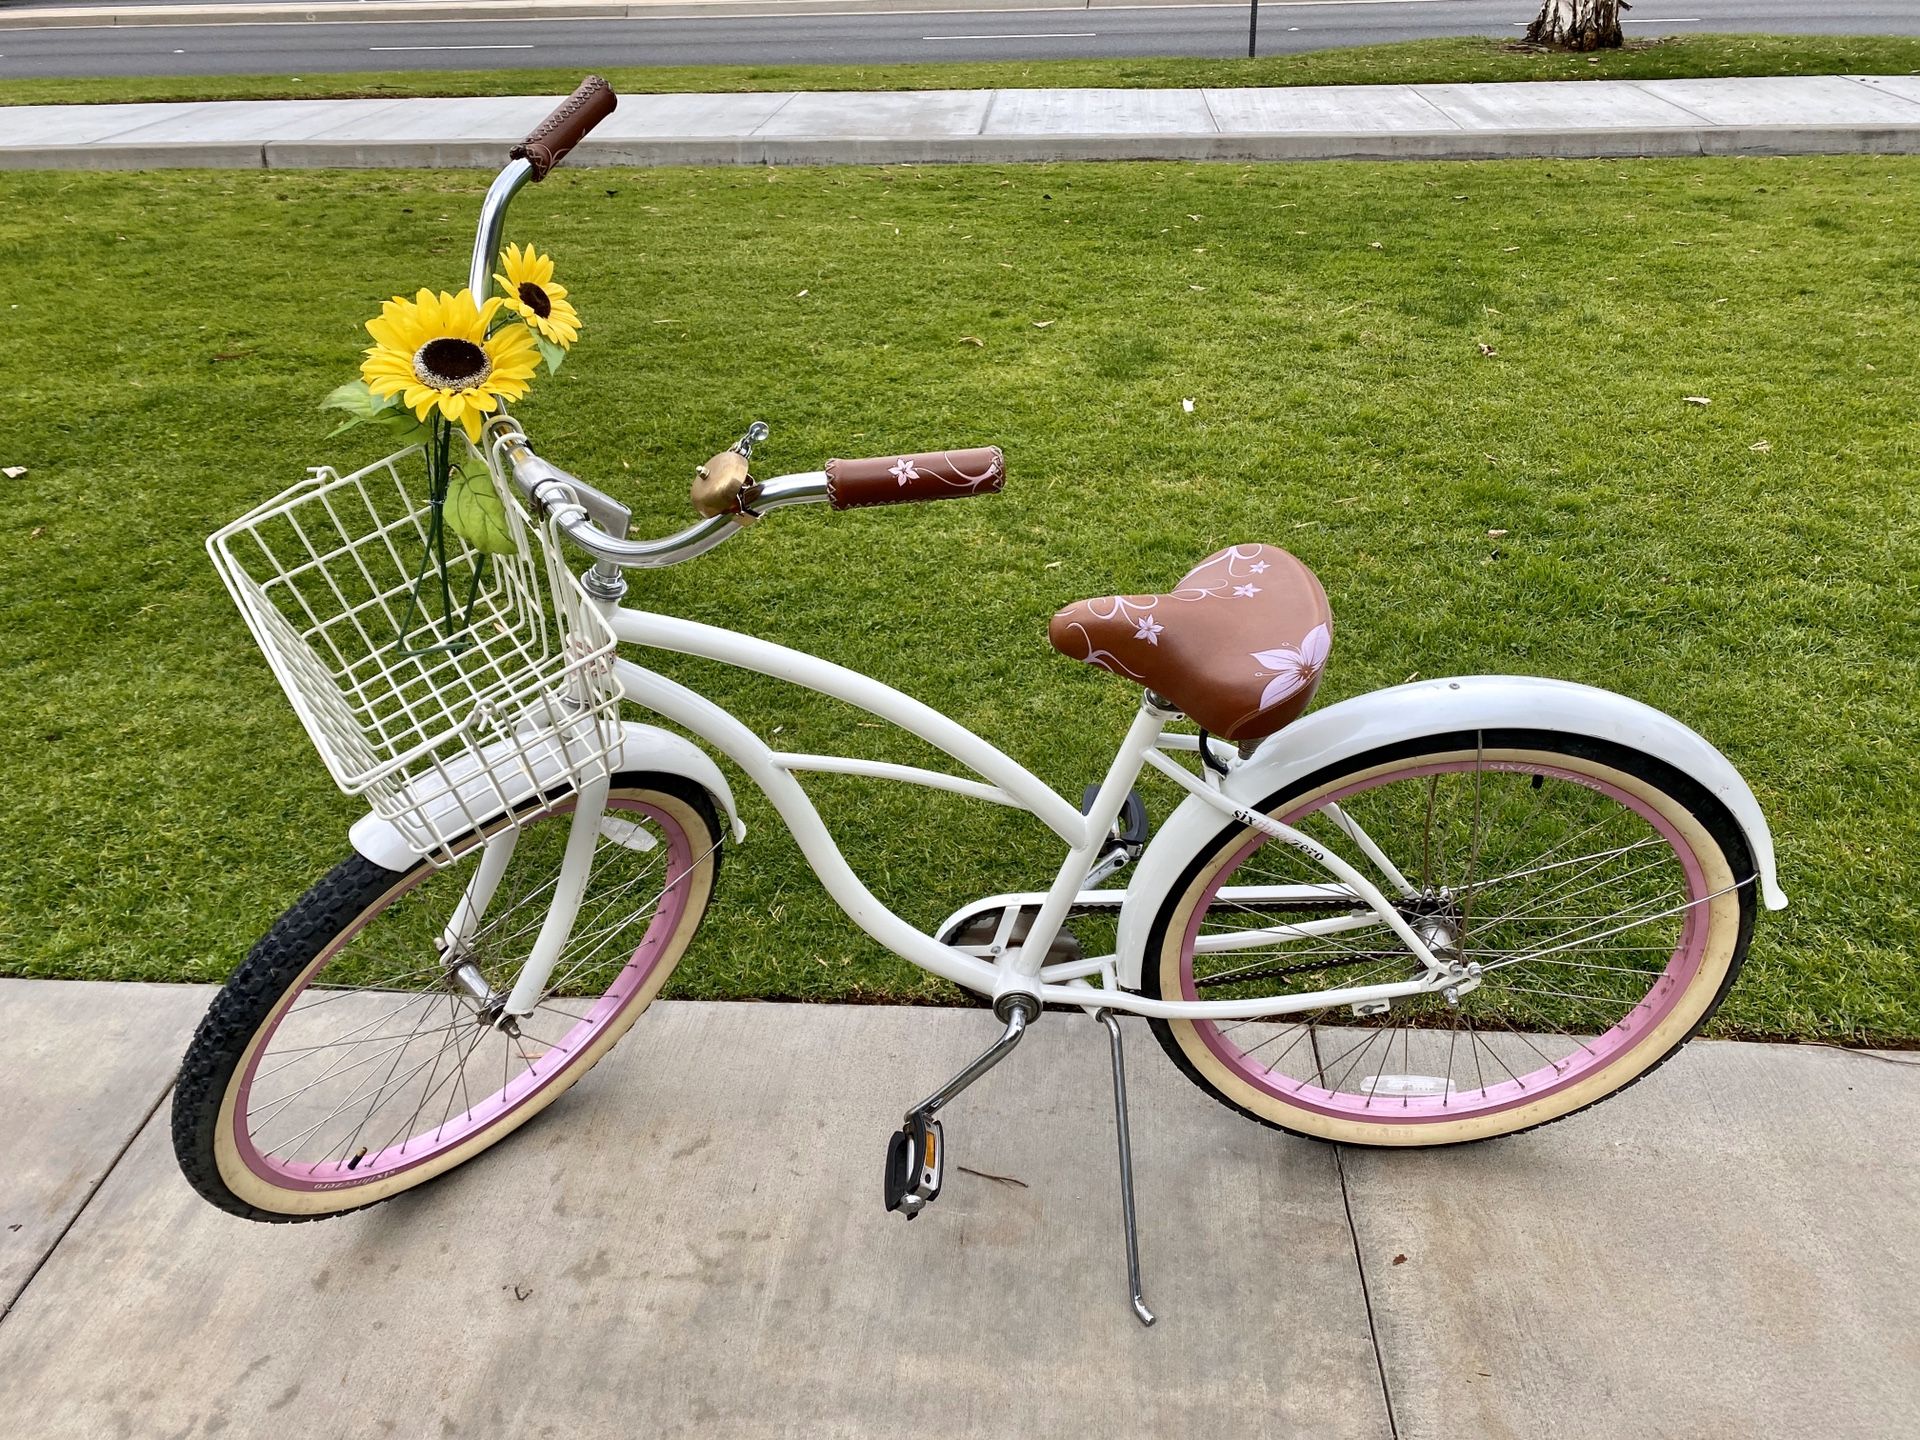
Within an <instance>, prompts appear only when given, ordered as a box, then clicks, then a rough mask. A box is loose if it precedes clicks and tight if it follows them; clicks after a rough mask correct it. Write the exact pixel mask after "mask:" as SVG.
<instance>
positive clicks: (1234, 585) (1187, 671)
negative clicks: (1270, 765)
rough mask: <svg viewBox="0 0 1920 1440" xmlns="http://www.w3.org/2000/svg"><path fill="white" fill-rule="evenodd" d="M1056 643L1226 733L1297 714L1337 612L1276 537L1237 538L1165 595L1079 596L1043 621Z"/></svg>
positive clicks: (1253, 734)
mask: <svg viewBox="0 0 1920 1440" xmlns="http://www.w3.org/2000/svg"><path fill="white" fill-rule="evenodd" d="M1047 638H1048V639H1049V640H1051V641H1052V642H1053V648H1054V649H1056V650H1058V651H1059V652H1060V653H1061V654H1062V655H1066V656H1068V657H1070V658H1072V659H1074V660H1084V661H1086V662H1087V663H1088V664H1090V665H1098V666H1099V667H1100V668H1101V669H1103V670H1111V671H1112V672H1113V673H1114V674H1116V675H1120V676H1124V677H1125V678H1126V679H1128V680H1132V681H1135V682H1137V683H1138V684H1141V685H1144V686H1145V687H1146V688H1147V689H1149V690H1151V691H1153V692H1154V693H1155V694H1156V695H1159V696H1161V697H1162V698H1163V699H1166V700H1168V701H1170V702H1171V703H1173V704H1174V705H1176V706H1178V707H1179V708H1180V710H1181V711H1182V712H1183V713H1184V714H1185V715H1186V716H1187V717H1188V718H1189V719H1191V720H1192V721H1193V722H1194V723H1195V724H1197V725H1200V726H1203V727H1204V728H1205V729H1207V730H1208V731H1210V732H1211V733H1213V734H1215V735H1217V736H1219V737H1220V738H1221V739H1222V740H1233V741H1249V740H1258V739H1261V738H1262V737H1264V736H1267V735H1271V734H1273V732H1274V731H1276V730H1278V729H1280V728H1281V727H1282V726H1284V725H1287V724H1289V723H1291V722H1292V721H1294V720H1296V719H1298V718H1299V717H1300V715H1301V714H1302V713H1303V712H1304V711H1305V710H1306V708H1307V706H1308V704H1309V703H1310V702H1311V701H1312V700H1313V692H1314V690H1315V689H1316V688H1317V687H1318V686H1319V684H1320V676H1321V673H1322V672H1323V671H1324V670H1325V669H1326V665H1327V651H1328V648H1329V646H1330V645H1331V643H1332V638H1333V612H1332V611H1331V610H1329V609H1328V607H1327V596H1326V592H1325V591H1324V590H1322V589H1321V588H1320V582H1319V581H1318V580H1317V579H1315V578H1314V574H1313V572H1312V571H1311V570H1309V569H1308V568H1307V567H1306V566H1305V565H1302V564H1301V563H1300V562H1299V561H1298V560H1296V559H1294V557H1293V556H1291V555H1289V554H1288V553H1287V552H1286V551H1284V550H1282V549H1281V548H1280V547H1279V546H1277V545H1233V546H1229V547H1228V548H1227V549H1225V550H1221V551H1217V552H1216V553H1214V554H1212V555H1209V556H1208V557H1207V558H1206V559H1205V560H1202V561H1201V562H1200V563H1199V564H1198V565H1196V566H1194V567H1193V569H1191V570H1189V571H1188V572H1187V574H1186V576H1185V577H1184V578H1183V579H1182V580H1181V581H1180V583H1179V585H1177V586H1176V587H1175V588H1174V589H1172V590H1170V591H1168V592H1167V593H1166V594H1165V595H1107V596H1103V597H1101V598H1099V599H1097V600H1080V601H1076V602H1075V603H1074V604H1072V605H1069V606H1067V608H1066V609H1064V610H1062V611H1061V612H1060V613H1059V614H1057V615H1055V616H1054V617H1053V623H1052V624H1050V625H1049V626H1048V627H1047Z"/></svg>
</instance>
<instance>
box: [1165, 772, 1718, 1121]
mask: <svg viewBox="0 0 1920 1440" xmlns="http://www.w3.org/2000/svg"><path fill="white" fill-rule="evenodd" d="M1473 764H1474V762H1473V761H1470V760H1462V761H1451V762H1446V763H1441V764H1433V765H1418V766H1409V767H1408V768H1406V769H1404V770H1395V771H1390V772H1388V773H1387V774H1385V775H1382V776H1377V777H1375V778H1373V779H1370V780H1363V781H1356V782H1355V783H1354V784H1352V785H1348V786H1346V787H1344V788H1342V789H1340V790H1337V791H1335V792H1334V793H1333V794H1331V795H1327V796H1324V797H1322V798H1321V799H1319V800H1316V801H1312V802H1309V803H1308V804H1303V805H1301V806H1300V807H1299V808H1298V809H1296V810H1292V811H1290V812H1288V813H1287V814H1286V815H1284V816H1282V817H1281V818H1282V820H1283V821H1284V822H1285V823H1287V824H1290V825H1291V824H1298V823H1299V821H1300V820H1301V819H1302V818H1303V817H1304V816H1306V815H1308V814H1311V813H1313V811H1316V810H1318V809H1320V808H1321V807H1322V806H1325V805H1328V804H1338V803H1339V802H1340V801H1342V800H1344V799H1346V798H1347V797H1348V796H1349V795H1352V794H1354V793H1356V792H1358V791H1361V790H1371V789H1375V788H1377V787H1380V786H1383V785H1387V784H1390V783H1392V782H1393V781H1396V780H1409V779H1423V778H1425V777H1426V776H1429V775H1440V774H1447V773H1457V772H1459V771H1462V770H1468V769H1471V768H1472V766H1473ZM1499 768H1502V769H1523V770H1524V773H1527V774H1535V775H1551V776H1553V777H1555V778H1556V779H1561V780H1567V781H1570V782H1572V783H1573V784H1576V785H1582V786H1585V787H1586V788H1587V789H1589V790H1595V791H1598V792H1599V793H1601V794H1603V795H1606V796H1608V797H1609V798H1611V799H1613V800H1615V801H1618V802H1619V803H1620V804H1621V805H1624V806H1625V807H1626V808H1627V809H1629V810H1631V811H1632V812H1633V813H1634V814H1636V815H1638V816H1639V817H1640V818H1641V819H1643V820H1645V821H1646V822H1647V823H1648V824H1649V825H1651V826H1652V827H1653V828H1654V829H1655V830H1656V831H1658V832H1659V834H1660V835H1661V837H1662V838H1663V839H1665V840H1666V842H1667V844H1668V845H1669V846H1670V847H1672V850H1673V853H1674V854H1675V855H1676V856H1678V857H1679V860H1680V865H1681V869H1682V871H1683V872H1684V873H1685V876H1686V886H1687V901H1688V902H1689V904H1688V909H1687V911H1686V920H1685V922H1684V927H1683V929H1682V931H1681V935H1680V940H1679V943H1678V944H1677V945H1676V946H1675V949H1674V953H1673V955H1672V957H1671V958H1670V959H1669V960H1668V962H1667V965H1666V968H1665V969H1664V970H1663V971H1661V972H1659V975H1660V978H1659V979H1658V980H1656V981H1655V982H1654V984H1653V985H1652V986H1651V987H1650V988H1649V990H1648V992H1647V994H1646V996H1644V997H1643V998H1642V999H1641V1000H1640V1002H1639V1003H1638V1004H1637V1005H1635V1006H1634V1007H1633V1009H1631V1010H1630V1011H1628V1012H1627V1013H1626V1014H1625V1015H1624V1016H1622V1017H1621V1018H1620V1020H1619V1021H1618V1022H1617V1023H1616V1024H1615V1025H1614V1026H1613V1027H1612V1028H1611V1029H1609V1030H1607V1031H1606V1032H1605V1033H1603V1034H1601V1035H1599V1036H1596V1037H1595V1038H1594V1039H1592V1040H1590V1041H1587V1042H1586V1043H1585V1045H1584V1046H1583V1048H1582V1050H1580V1051H1578V1052H1576V1054H1575V1056H1573V1057H1569V1058H1568V1059H1566V1060H1563V1061H1562V1062H1560V1065H1559V1067H1556V1066H1554V1065H1551V1064H1549V1065H1542V1066H1540V1067H1539V1068H1538V1069H1536V1070H1532V1071H1529V1072H1528V1073H1527V1074H1524V1075H1519V1076H1515V1077H1513V1078H1512V1079H1508V1080H1504V1081H1501V1082H1500V1083H1498V1084H1495V1085H1490V1086H1488V1087H1487V1088H1486V1089H1484V1090H1481V1091H1474V1092H1469V1094H1470V1096H1471V1098H1469V1099H1467V1100H1466V1101H1464V1102H1463V1101H1462V1099H1461V1097H1460V1096H1459V1095H1458V1094H1455V1095H1452V1096H1412V1097H1397V1096H1396V1097H1395V1099H1394V1101H1393V1104H1392V1105H1391V1106H1390V1107H1389V1106H1385V1105H1374V1104H1372V1103H1371V1102H1370V1101H1369V1099H1368V1097H1367V1096H1364V1095H1349V1094H1346V1093H1344V1092H1340V1091H1332V1090H1326V1089H1322V1088H1321V1087H1319V1086H1317V1085H1312V1084H1309V1083H1308V1082H1306V1081H1301V1080H1295V1079H1293V1078H1292V1077H1290V1076H1284V1075H1282V1076H1276V1075H1273V1074H1271V1073H1269V1072H1268V1071H1267V1070H1266V1069H1265V1068H1264V1067H1262V1066H1261V1065H1260V1064H1259V1063H1258V1062H1257V1061H1254V1060H1252V1059H1251V1058H1250V1057H1249V1056H1248V1055H1247V1053H1246V1052H1245V1051H1243V1050H1241V1049H1240V1048H1239V1047H1238V1046H1237V1045H1234V1044H1233V1043H1232V1042H1231V1041H1229V1040H1228V1039H1227V1038H1226V1037H1225V1036H1223V1035H1222V1034H1221V1033H1220V1029H1219V1027H1218V1026H1217V1025H1215V1024H1214V1023H1213V1022H1212V1021H1210V1020H1196V1021H1194V1022H1193V1028H1194V1030H1195V1031H1196V1032H1197V1033H1198V1034H1199V1036H1200V1038H1201V1041H1202V1042H1203V1043H1204V1044H1205V1045H1206V1047H1207V1048H1208V1049H1209V1050H1211V1051H1212V1052H1213V1053H1214V1054H1215V1055H1216V1056H1218V1057H1219V1059H1220V1061H1221V1062H1222V1063H1223V1064H1225V1065H1226V1066H1227V1067H1228V1068H1229V1069H1231V1070H1232V1071H1233V1072H1234V1074H1235V1075H1237V1076H1239V1077H1240V1078H1241V1079H1242V1080H1244V1081H1246V1082H1247V1083H1248V1084H1249V1085H1252V1086H1253V1087H1254V1088H1255V1089H1257V1090H1261V1091H1263V1092H1265V1093H1266V1094H1269V1095H1272V1096H1275V1097H1276V1098H1278V1099H1282V1100H1285V1101H1286V1102H1287V1103H1288V1104H1290V1105H1294V1106H1297V1107H1299V1108H1300V1109H1303V1110H1310V1111H1312V1112H1314V1113H1315V1114H1319V1115H1326V1116H1330V1117H1332V1118H1335V1119H1341V1120H1365V1121H1368V1122H1370V1123H1374V1124H1393V1125H1425V1124H1435V1123H1438V1122H1442V1121H1447V1120H1458V1119H1460V1118H1462V1117H1463V1116H1469V1115H1486V1114H1494V1113H1497V1112H1499V1111H1502V1110H1510V1109H1513V1108H1514V1107H1515V1106H1519V1105H1528V1104H1532V1103H1534V1102H1535V1101H1538V1100H1541V1099H1544V1098H1546V1097H1547V1096H1549V1095H1553V1094H1555V1093H1557V1092H1558V1091H1561V1090H1564V1089H1566V1088H1567V1087H1568V1086H1570V1085H1574V1084H1577V1083H1578V1082H1579V1081H1580V1080H1581V1079H1582V1078H1583V1077H1585V1076H1587V1075H1590V1074H1592V1073H1593V1072H1594V1071H1595V1070H1597V1069H1601V1068H1604V1067H1605V1066H1607V1065H1610V1064H1612V1063H1613V1062H1614V1061H1615V1060H1616V1059H1618V1058H1619V1057H1620V1056H1621V1055H1623V1054H1625V1053H1626V1052H1627V1051H1629V1050H1631V1049H1633V1047H1634V1046H1636V1045H1638V1044H1640V1043H1641V1041H1643V1040H1644V1039H1645V1038H1646V1037H1647V1036H1648V1035H1649V1034H1650V1033H1652V1032H1653V1031H1654V1030H1655V1029H1657V1028H1658V1027H1659V1025H1660V1023H1661V1021H1663V1020H1664V1019H1666V1017H1667V1016H1668V1015H1669V1014H1671V1013H1672V1011H1673V1007H1674V1006H1675V1005H1677V1004H1679V1002H1680V997H1681V996H1683V995H1684V994H1686V992H1687V990H1688V988H1689V987H1690V986H1691V984H1692V983H1693V980H1694V977H1695V976H1696V975H1698V974H1699V971H1700V962H1701V960H1702V958H1703V957H1704V956H1705V954H1706V944H1707V928H1708V927H1707V925H1706V923H1705V920H1706V917H1705V915H1704V914H1703V911H1702V907H1701V905H1700V903H1699V902H1700V901H1702V900H1703V899H1704V898H1705V897H1706V895H1707V885H1706V876H1705V874H1704V872H1703V871H1702V870H1701V868H1700V861H1699V858H1698V857H1697V856H1695V854H1694V853H1693V849H1692V847H1691V846H1689V845H1687V844H1686V843H1685V841H1683V840H1682V839H1681V837H1680V834H1679V832H1678V831H1677V830H1675V829H1674V827H1673V826H1672V825H1671V824H1670V823H1669V822H1668V821H1667V819H1666V817H1665V816H1663V815H1661V814H1660V813H1659V812H1657V811H1656V810H1654V809H1653V808H1652V807H1651V806H1649V805H1648V804H1646V803H1645V802H1644V801H1642V800H1641V799H1640V798H1639V797H1637V796H1635V795H1631V794H1629V793H1628V792H1626V791H1624V790H1622V789H1620V788H1619V787H1618V786H1615V785H1610V784H1608V783H1607V782H1606V781H1604V780H1600V779H1598V778H1596V777H1594V776H1592V775H1582V774H1579V773H1577V772H1575V771H1571V770H1562V769H1559V768H1558V767H1555V766H1551V765H1531V764H1530V765H1526V766H1524V767H1516V766H1512V765H1502V766H1500V767H1499ZM1265 843H1266V837H1265V836H1263V835H1254V836H1253V837H1251V838H1250V839H1249V840H1247V841H1246V843H1245V844H1243V845H1242V846H1241V847H1240V848H1239V850H1237V851H1236V852H1235V853H1234V855H1233V858H1232V859H1231V860H1230V861H1229V862H1228V863H1227V864H1225V865H1223V866H1221V867H1220V869H1219V871H1218V872H1217V873H1216V874H1215V875H1214V877H1213V879H1212V880H1210V881H1208V882H1207V887H1206V889H1205V890H1204V891H1203V892H1202V894H1201V897H1200V900H1199V902H1198V903H1197V904H1196V905H1195V906H1194V909H1193V915H1192V918H1191V919H1189V920H1188V922H1187V931H1186V936H1185V939H1184V940H1183V942H1182V946H1181V955H1180V993H1181V996H1182V998H1184V999H1187V1000H1197V999H1199V998H1201V997H1200V994H1199V990H1198V988H1197V987H1196V986H1195V984H1194V981H1193V945H1194V941H1195V939H1196V938H1197V937H1198V936H1199V934H1200V925H1201V922H1202V921H1203V920H1204V919H1205V917H1206V914H1207V911H1208V909H1209V907H1211V906H1212V904H1213V901H1214V897H1215V896H1216V895H1217V894H1218V893H1219V890H1220V887H1221V886H1222V885H1223V884H1225V883H1226V880H1227V877H1228V876H1230V875H1232V874H1233V873H1234V872H1235V871H1236V870H1238V869H1239V868H1240V866H1241V865H1242V864H1244V863H1245V862H1246V859H1247V857H1248V856H1249V855H1251V854H1253V852H1254V851H1255V850H1257V849H1259V848H1260V846H1261V845H1263V844H1265ZM1648 973H1649V974H1652V973H1654V972H1651V971H1649V972H1648ZM1279 1018H1281V1017H1276V1019H1279Z"/></svg>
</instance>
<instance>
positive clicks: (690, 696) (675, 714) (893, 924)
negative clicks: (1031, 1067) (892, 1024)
mask: <svg viewBox="0 0 1920 1440" xmlns="http://www.w3.org/2000/svg"><path fill="white" fill-rule="evenodd" d="M613 669H614V674H615V675H616V676H617V677H618V679H619V681H620V688H621V689H622V690H623V691H625V692H626V694H627V696H628V698H630V699H631V700H633V702H634V703H635V704H638V705H644V706H646V708H647V709H649V710H652V711H655V712H656V713H658V714H660V715H664V716H665V717H666V718H667V719H669V720H671V721H673V722H674V723H675V724H676V725H684V726H686V728H687V729H689V730H691V731H693V733H694V734H696V735H698V736H699V737H700V738H701V739H703V740H705V741H707V742H708V743H710V744H711V745H713V746H714V747H716V748H717V749H718V750H719V751H720V753H721V754H723V755H725V756H726V757H727V758H728V759H729V760H731V761H733V763H734V764H736V765H738V766H739V767H740V768H741V769H742V770H744V771H746V772H747V778H748V779H750V780H752V781H753V783H754V784H756V785H758V786H759V787H760V789H761V790H762V791H764V792H765V793H766V797H767V798H768V799H769V800H771V801H772V802H773V808H774V809H775V810H778V811H779V812H780V818H781V819H782V820H784V821H786V822H787V829H789V830H790V831H792V832H793V838H794V839H795V840H796V841H798V842H799V845H800V853H801V854H802V855H804V856H806V857H807V863H808V864H809V865H811V866H812V867H813V870H814V873H815V874H816V875H818V876H819V877H820V883H821V884H822V885H824V886H826V889H827V893H828V894H829V895H831V896H832V897H833V899H834V901H835V903H837V904H838V905H839V906H840V908H841V909H842V910H845V911H846V912H847V914H848V916H849V917H851V918H852V920H853V922H854V923H855V924H856V925H858V926H859V927H860V928H861V929H862V930H864V931H866V932H867V934H869V935H871V936H872V937H873V938H874V939H875V940H877V941H879V942H880V943H881V944H882V945H884V946H886V947H887V949H889V950H891V951H893V952H894V954H896V955H899V956H902V957H903V958H905V959H907V960H910V961H912V962H913V963H914V964H915V965H918V966H919V967H920V968H921V969H923V970H929V971H932V972H933V973H934V974H935V975H938V976H940V978H941V979H943V980H951V981H952V982H953V983H954V984H956V985H960V986H964V987H965V988H966V989H968V990H973V991H977V992H979V993H980V994H983V995H991V994H992V993H993V990H994V974H995V972H994V968H993V966H991V965H989V964H987V963H986V962H985V961H982V960H976V959H975V958H974V957H973V956H971V955H966V954H963V953H961V952H960V951H958V950H953V949H950V948H949V947H947V946H945V945H942V944H941V943H940V942H939V941H937V940H935V939H934V938H933V937H932V936H931V935H927V934H925V933H923V932H922V931H919V930H916V929H915V928H914V927H913V926H911V925H909V924H908V923H907V922H906V921H905V920H902V919H901V918H900V917H899V916H898V915H896V914H894V913H893V911H891V910H889V909H888V908H887V907H886V906H885V905H883V904H881V903H880V901H879V900H878V899H877V898H876V897H875V896H874V894H873V892H872V891H870V890H869V889H867V887H866V885H865V884H863V883H862V882H861V879H860V877H859V876H858V875H856V874H854V873H853V869H852V867H851V866H849V865H848V864H847V861H846V857H845V856H843V855H842V854H841V853H840V847H839V846H838V845H836V844H834V843H833V836H832V834H831V833H829V831H828V830H827V827H826V823H825V822H824V821H823V820H821V818H820V812H819V811H818V810H816V809H814V808H813V802H812V801H811V800H809V799H808V798H807V792H806V791H805V790H804V789H803V788H802V787H801V785H800V782H799V781H798V780H795V779H794V778H793V776H792V775H790V774H788V773H787V772H786V771H785V770H782V769H781V768H780V767H779V766H778V765H776V764H775V763H774V761H773V751H772V750H771V749H769V748H768V746H767V745H766V744H765V743H764V742H763V741H762V740H761V739H760V737H759V736H758V735H755V734H754V733H753V732H752V731H751V730H749V729H748V728H747V727H746V726H745V725H743V724H741V723H740V722H739V721H738V720H736V719H734V718H733V716H731V715H729V714H728V713H727V712H726V711H725V710H722V709H721V708H720V707H719V706H718V705H716V704H714V703H713V702H712V701H711V700H708V699H707V698H706V697H705V696H702V695H697V694H695V693H694V692H693V691H691V690H689V689H688V688H687V687H686V686H684V685H682V684H680V683H678V682H677V681H674V680H669V679H667V678H666V677H665V676H664V675H656V674H654V673H653V672H652V671H650V670H644V669H642V668H641V667H640V666H638V665H635V664H634V663H633V662H632V661H630V660H615V661H614V663H613Z"/></svg>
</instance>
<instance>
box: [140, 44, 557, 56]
mask: <svg viewBox="0 0 1920 1440" xmlns="http://www.w3.org/2000/svg"><path fill="white" fill-rule="evenodd" d="M367 49H368V50H369V51H379V50H531V49H533V46H531V45H369V46H368V47H367ZM175 53H176V54H177V53H178V52H177V51H176V52H175Z"/></svg>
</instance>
